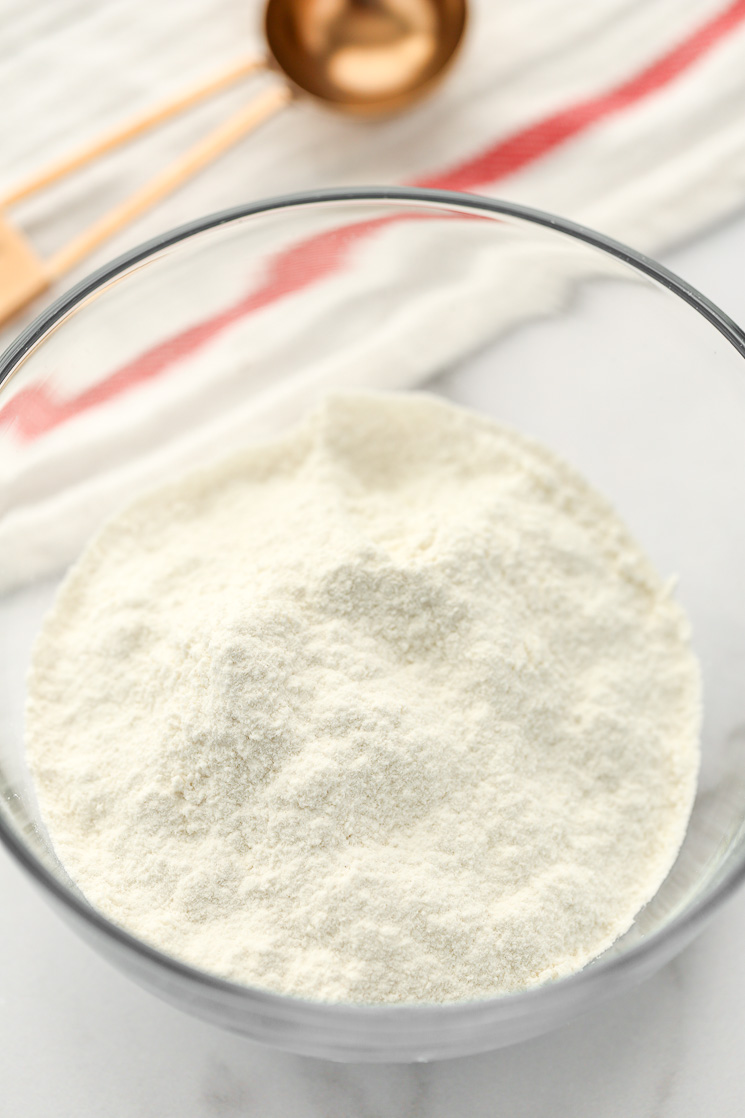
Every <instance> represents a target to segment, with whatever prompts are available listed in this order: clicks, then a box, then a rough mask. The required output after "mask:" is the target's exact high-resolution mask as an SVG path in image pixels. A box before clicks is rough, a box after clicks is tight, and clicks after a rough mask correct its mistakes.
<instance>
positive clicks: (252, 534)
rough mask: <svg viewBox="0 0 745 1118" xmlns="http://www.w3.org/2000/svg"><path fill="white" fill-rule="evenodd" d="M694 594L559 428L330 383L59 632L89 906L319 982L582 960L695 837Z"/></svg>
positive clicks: (98, 548) (198, 952) (477, 983)
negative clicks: (338, 388)
mask: <svg viewBox="0 0 745 1118" xmlns="http://www.w3.org/2000/svg"><path fill="white" fill-rule="evenodd" d="M699 707H700V696H699V676H698V670H697V665H696V662H695V660H694V657H693V655H692V653H691V651H690V649H689V645H688V627H687V624H686V621H685V618H684V616H683V613H682V611H681V609H680V607H679V606H678V605H677V604H676V603H675V602H674V601H673V600H672V599H671V596H670V592H669V589H668V588H667V587H666V586H665V585H663V583H662V582H661V581H660V579H659V577H658V576H657V574H656V573H655V571H654V570H653V569H652V567H651V566H650V564H649V562H648V561H647V560H646V558H645V557H644V555H643V554H642V553H641V552H640V550H639V548H638V547H637V545H636V544H635V543H634V541H633V540H632V539H631V538H630V536H629V534H628V532H627V530H626V529H625V528H624V526H623V525H622V524H621V523H620V522H619V520H618V519H617V518H616V516H615V515H614V513H613V512H612V510H611V509H610V508H609V507H608V505H607V504H606V503H605V502H604V501H603V500H602V499H601V498H600V497H599V496H597V495H596V494H595V493H594V492H593V491H592V490H591V489H590V488H589V487H588V485H587V484H586V483H585V482H584V481H583V480H582V478H581V477H579V476H578V475H577V474H576V473H575V472H574V471H572V470H571V469H570V468H569V467H568V466H566V465H565V464H564V463H563V462H561V461H560V460H558V459H557V458H555V457H554V456H553V455H552V454H550V453H549V452H548V451H546V450H544V449H543V448H541V447H540V446H538V445H536V444H535V443H533V442H531V441H529V440H527V439H526V438H523V437H521V436H519V435H517V434H515V433H514V432H513V431H510V430H506V429H503V428H501V427H499V426H496V425H495V424H493V423H491V422H488V421H487V420H485V419H482V418H480V417H478V416H476V415H473V414H470V413H468V412H465V411H461V410H459V409H457V408H454V407H452V406H450V405H448V404H445V403H442V402H438V401H437V400H436V399H434V398H430V397H427V396H424V395H417V396H403V395H396V396H390V395H374V394H370V395H367V394H359V395H358V394H354V395H348V396H346V395H345V396H340V397H336V398H332V399H330V400H329V401H327V403H326V404H325V405H324V406H323V407H322V408H321V409H320V410H318V411H317V412H315V413H314V414H313V415H312V416H311V417H310V418H309V419H308V420H307V421H306V422H305V423H304V424H303V425H302V426H301V427H298V428H297V429H295V430H294V431H292V432H291V433H290V434H289V435H288V436H286V437H285V438H284V439H282V440H281V441H277V442H274V443H271V444H267V445H264V446H260V447H256V448H253V449H250V450H247V451H245V452H244V453H242V454H240V455H239V456H236V457H232V458H230V460H228V461H226V462H224V463H223V464H220V465H218V466H216V467H214V468H212V469H210V470H202V471H200V472H198V473H194V474H192V475H190V476H188V477H185V478H184V479H183V480H181V481H179V482H177V483H175V484H171V485H169V486H167V487H163V488H161V489H159V490H157V491H154V492H152V493H151V494H149V495H148V496H146V497H144V498H141V499H139V500H137V501H135V502H134V503H133V504H132V505H130V506H129V507H128V508H127V509H126V510H125V511H124V512H122V513H121V514H120V515H118V516H116V517H114V518H113V519H112V520H110V521H109V522H108V524H107V525H106V526H105V527H104V528H103V530H102V531H101V532H100V534H99V535H98V536H97V538H96V539H95V540H94V541H93V542H92V543H91V544H90V545H89V546H88V548H87V550H86V551H85V553H84V554H83V556H82V558H81V559H80V561H79V562H78V563H77V565H76V566H75V567H74V568H73V569H72V570H71V572H70V574H69V575H68V577H67V579H66V580H65V582H64V584H63V586H62V588H61V590H60V593H59V596H58V598H57V601H56V605H55V606H54V609H53V610H52V612H51V614H50V615H49V617H48V618H47V620H46V622H45V624H44V627H43V630H42V632H41V634H40V636H39V638H38V641H37V644H36V647H35V651H34V656H33V663H32V669H31V672H30V679H29V692H28V708H27V747H28V754H29V758H30V762H31V765H32V769H33V773H34V775H35V778H36V781H37V784H38V790H39V795H40V800H41V804H42V808H43V812H44V815H45V818H46V820H47V822H48V826H49V830H50V833H51V835H52V837H53V840H54V843H55V845H56V848H57V850H58V853H59V855H60V858H61V859H62V861H63V862H64V864H65V865H66V867H67V868H68V870H69V872H70V874H71V875H72V877H73V878H74V879H75V880H76V881H77V882H78V883H79V885H80V887H81V889H82V890H83V891H84V893H85V894H86V896H87V897H88V898H89V899H90V901H91V902H92V903H93V904H94V905H96V906H97V907H98V908H99V909H101V910H102V911H103V912H104V913H106V914H107V915H108V916H109V917H111V918H112V919H113V920H115V921H117V922H118V923H120V924H121V925H123V926H124V927H126V928H128V929H129V930H131V931H132V932H134V933H136V934H137V935H139V936H141V937H142V938H144V939H145V940H148V941H150V942H151V943H152V944H155V945H156V946H157V947H159V948H161V949H162V950H164V951H166V952H170V953H172V954H173V955H175V956H178V957H179V958H181V959H184V960H187V961H188V962H190V963H192V964H195V965H197V966H199V967H202V968H205V969H207V970H209V971H213V972H216V973H218V974H221V975H224V976H226V977H229V978H232V979H236V980H239V981H243V982H246V983H251V984H254V985H257V986H261V987H265V988H270V989H272V990H276V991H281V992H286V993H292V994H298V995H302V996H306V997H310V998H320V999H333V1000H343V1001H351V1002H441V1001H451V1000H456V999H469V998H481V997H485V996H489V995H495V994H499V993H501V992H504V991H513V990H519V989H523V988H524V987H527V986H531V985H533V984H536V983H541V982H543V981H545V980H547V979H550V978H554V977H557V976H560V975H564V974H567V973H568V972H570V971H574V970H576V969H577V968H579V967H581V966H582V965H583V964H584V963H586V962H587V961H588V960H589V959H591V958H592V957H593V956H595V955H597V954H598V953H599V952H601V951H602V950H603V949H604V948H606V947H607V946H608V945H609V944H611V943H612V942H613V940H614V939H615V938H616V937H617V936H618V935H619V934H621V933H622V932H624V931H625V930H626V929H627V928H628V927H629V925H630V924H631V922H632V920H633V917H634V915H635V914H636V913H637V912H638V910H639V909H640V907H641V906H642V905H644V904H645V902H646V901H648V900H649V899H650V898H651V897H652V895H653V894H654V893H655V891H656V890H657V888H658V887H659V885H660V883H661V882H662V880H663V878H664V877H665V875H666V873H667V871H668V870H669V868H670V866H671V864H672V862H673V860H674V858H675V855H676V852H677V850H678V848H679V846H680V843H681V841H682V838H683V834H684V830H685V826H686V823H687V819H688V815H689V812H690V808H691V804H692V800H693V795H694V787H695V780H696V772H697V763H698V744H697V742H698V731H699V717H700V713H699Z"/></svg>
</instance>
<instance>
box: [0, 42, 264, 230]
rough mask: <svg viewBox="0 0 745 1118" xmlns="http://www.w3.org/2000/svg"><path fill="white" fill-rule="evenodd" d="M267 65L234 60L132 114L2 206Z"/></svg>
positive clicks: (257, 60)
mask: <svg viewBox="0 0 745 1118" xmlns="http://www.w3.org/2000/svg"><path fill="white" fill-rule="evenodd" d="M265 66H266V61H265V59H263V58H258V57H256V58H243V59H241V60H240V61H239V62H236V63H234V64H233V65H232V66H230V67H229V68H228V69H227V70H222V71H221V72H220V73H219V74H215V75H213V76H212V77H211V78H208V79H207V81H202V82H200V83H199V84H198V85H194V86H192V87H191V88H190V89H188V90H186V91H185V92H184V93H180V94H179V95H178V96H177V97H173V98H171V99H170V100H168V101H162V102H161V104H160V105H158V106H157V107H156V108H154V109H148V110H147V111H146V112H144V113H140V114H139V115H138V116H135V117H132V119H131V120H128V121H126V122H125V123H124V124H122V125H120V127H119V128H116V129H114V131H112V132H109V133H108V134H107V135H106V136H100V137H99V138H98V139H97V140H94V141H93V143H91V144H87V145H86V146H85V147H82V148H78V150H77V151H75V152H73V153H72V155H67V156H65V157H64V158H62V159H60V160H58V161H57V162H56V163H52V164H51V165H50V166H49V167H46V168H45V169H44V170H43V171H39V173H38V174H36V175H34V177H33V178H31V179H28V180H27V181H26V182H24V183H21V185H20V186H17V187H15V189H13V190H12V191H11V192H10V194H7V195H6V196H5V197H4V198H3V199H2V201H0V208H1V209H7V208H8V206H12V205H13V204H14V203H15V202H20V201H21V200H22V199H23V198H27V197H28V196H29V195H30V194H34V193H35V192H36V191H37V190H41V189H42V188H43V187H45V186H49V185H50V183H53V182H56V181H57V179H61V178H62V177H63V176H64V175H69V174H70V172H71V171H76V170H77V169H78V167H83V166H84V165H85V164H86V163H90V162H91V161H92V160H94V159H97V158H98V157H99V156H100V155H104V154H105V152H107V151H111V149H112V148H115V147H118V146H119V145H120V144H124V143H126V142H127V141H128V140H131V139H133V138H134V137H135V136H138V135H139V134H140V133H141V132H145V131H147V130H148V129H149V128H154V127H155V125H156V124H161V123H162V122H163V121H164V120H168V118H169V117H172V116H176V114H177V113H181V112H184V111H185V110H186V109H190V108H191V106H192V105H196V104H198V103H199V102H200V101H203V100H204V99H205V98H207V97H210V96H211V95H212V94H214V93H219V92H220V91H221V90H222V89H226V88H227V87H228V86H229V85H232V84H233V83H234V82H237V81H238V80H239V79H240V78H245V77H246V76H247V75H248V74H251V73H253V72H254V71H255V70H260V69H262V68H263V67H265Z"/></svg>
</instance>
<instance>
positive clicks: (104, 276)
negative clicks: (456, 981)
mask: <svg viewBox="0 0 745 1118" xmlns="http://www.w3.org/2000/svg"><path fill="white" fill-rule="evenodd" d="M347 202H355V203H357V202H359V203H365V202H369V203H382V204H392V205H395V204H402V205H409V206H412V207H416V206H424V207H432V206H436V207H447V208H449V209H455V210H459V211H461V212H462V211H471V212H474V213H480V214H482V215H483V216H486V217H488V216H491V217H498V216H503V217H508V218H516V219H518V220H519V221H524V222H527V223H529V224H533V225H538V226H543V227H545V228H548V229H552V230H553V231H554V232H556V233H559V234H564V235H566V236H569V237H571V238H573V239H574V240H577V241H580V242H583V243H585V244H587V245H589V246H591V247H593V248H596V249H599V250H600V251H601V252H605V253H606V254H608V255H609V256H612V257H615V258H616V259H618V260H620V261H622V262H623V263H625V264H627V265H628V266H629V267H630V268H631V269H632V270H633V269H635V270H636V271H638V272H641V273H642V274H644V275H646V276H647V277H648V278H650V279H652V280H654V281H656V282H657V283H658V284H660V285H661V286H663V287H665V288H667V289H668V290H669V291H671V292H672V293H673V294H675V295H677V296H678V297H679V298H681V299H682V300H683V301H684V302H686V303H687V304H688V305H689V306H690V307H692V308H693V310H695V311H696V312H698V314H700V315H701V316H702V317H703V318H705V319H706V320H707V321H708V322H710V323H711V325H712V326H713V327H714V328H715V329H716V330H718V331H719V333H720V334H722V335H723V337H725V338H726V339H727V341H728V342H729V343H730V344H731V345H732V346H733V347H734V349H735V350H736V351H737V352H738V353H739V354H740V356H741V357H743V358H744V359H745V330H743V329H741V328H740V327H739V326H738V325H737V324H736V323H735V322H734V321H733V320H732V319H731V318H730V317H729V316H728V315H727V314H725V313H724V311H722V310H720V308H719V307H717V306H716V305H715V304H714V303H712V302H711V300H709V299H707V298H706V296H704V295H702V294H701V292H699V291H698V290H697V289H696V288H695V287H693V286H692V285H691V284H689V283H687V282H686V281H685V280H684V279H682V278H681V277H680V276H678V275H676V274H675V273H674V272H671V271H670V270H669V269H668V268H665V267H664V266H663V265H662V264H659V263H657V261H655V260H653V259H652V258H651V257H649V256H646V255H645V254H644V253H641V252H637V251H636V250H634V249H632V248H629V247H628V246H627V245H625V244H623V243H622V242H620V241H617V240H614V239H613V238H612V237H607V236H605V235H604V234H602V233H597V232H595V231H594V230H592V229H589V228H587V227H586V226H583V225H579V224H577V223H576V222H573V221H569V220H568V219H565V218H561V217H558V216H556V215H554V214H551V213H549V212H546V211H544V210H539V209H534V208H532V207H529V206H522V205H519V204H517V203H515V202H509V201H505V200H503V199H496V198H488V197H484V196H482V195H476V194H465V193H462V192H458V191H446V190H431V189H425V188H419V187H389V186H386V187H374V186H371V187H364V186H360V187H343V188H342V187H340V188H330V189H323V190H312V191H303V192H298V193H293V194H286V195H280V196H277V197H270V198H264V199H259V200H257V201H255V202H250V203H245V204H242V205H238V206H233V207H230V208H229V209H225V210H220V211H218V212H217V213H213V214H208V215H205V216H204V217H200V218H197V219H196V220H194V221H191V222H188V223H186V224H184V225H179V226H177V227H175V228H173V229H170V230H168V231H166V232H164V233H162V234H160V235H158V236H156V237H153V238H151V239H150V240H148V241H145V242H143V243H142V244H140V245H138V246H136V247H135V248H133V249H131V250H129V251H128V252H126V253H123V254H122V255H120V256H118V257H116V258H114V259H113V260H111V261H110V262H109V263H107V264H105V265H103V266H102V267H100V268H98V269H97V270H96V271H94V272H92V273H91V274H90V275H88V276H86V277H85V278H84V279H82V280H80V282H79V283H77V284H75V285H74V286H73V287H71V288H70V289H69V290H68V291H66V292H65V293H64V294H62V295H61V296H60V297H59V298H57V299H56V300H55V301H54V302H52V303H51V304H50V305H49V306H48V307H46V308H45V309H44V310H43V311H41V313H40V314H39V315H38V316H37V317H36V318H35V319H34V320H33V321H32V322H31V323H30V324H29V325H28V326H27V327H26V328H25V329H24V330H23V331H22V332H21V333H20V334H19V336H18V337H17V338H16V339H15V341H13V342H12V343H11V344H10V346H9V347H8V348H7V349H6V350H5V352H4V353H3V354H2V355H0V388H1V387H2V385H3V383H4V381H5V380H6V379H7V377H8V376H10V374H11V373H12V372H13V370H14V369H15V368H16V367H17V366H18V365H19V363H20V362H21V361H23V359H24V358H25V357H26V356H27V355H28V354H29V353H30V351H31V350H32V349H34V348H35V347H36V345H37V344H38V343H39V342H40V341H41V340H42V339H43V338H44V337H45V336H46V335H47V334H48V333H49V332H50V330H51V329H52V328H53V327H55V326H56V325H57V324H58V323H60V322H61V321H62V320H63V319H64V318H65V317H66V316H67V315H68V313H70V312H71V311H73V310H74V309H75V308H76V307H77V306H79V305H80V304H81V303H82V302H83V301H84V300H85V299H87V298H88V296H90V295H91V294H93V293H94V292H95V291H97V290H98V289H99V288H102V287H104V286H105V285H106V284H108V283H109V282H110V281H111V280H112V279H114V278H115V277H116V276H119V275H121V274H123V273H124V272H126V271H128V270H129V269H130V268H131V267H132V266H133V265H136V264H139V263H141V262H143V261H144V260H146V259H147V258H149V257H151V256H153V255H155V254H156V253H158V252H160V251H161V250H162V249H164V248H168V247H170V246H171V245H175V244H178V243H180V242H181V241H186V240H189V239H190V238H191V237H193V236H196V235H198V234H200V233H203V232H206V231H208V230H211V229H215V228H218V227H219V226H223V225H230V224H233V223H234V222H237V221H240V220H242V219H244V218H247V217H252V216H256V215H259V214H263V213H276V212H279V211H281V210H285V209H298V208H301V207H308V206H314V205H319V204H320V205H326V204H333V203H347ZM0 842H2V843H3V844H4V846H5V847H6V849H7V850H8V851H9V852H10V854H11V855H13V857H14V858H15V859H16V861H17V862H19V863H20V864H21V866H23V868H24V869H25V870H26V871H27V872H28V873H29V874H30V876H31V878H32V879H33V880H34V881H36V883H37V884H38V885H40V886H41V887H42V891H45V890H46V891H48V892H49V893H50V894H51V895H52V897H53V898H54V899H55V900H56V901H57V902H59V903H61V905H62V908H63V909H65V908H67V909H70V910H72V912H73V914H74V915H75V916H76V917H78V918H79V919H81V920H82V922H83V924H89V925H92V926H93V928H94V929H95V930H96V931H97V932H100V933H103V935H104V937H105V938H109V939H113V940H114V941H115V942H116V943H117V944H118V945H119V946H120V947H123V948H124V949H125V950H126V951H131V952H133V953H134V954H135V955H137V956H139V957H140V958H141V959H143V960H144V961H145V963H146V964H151V965H152V964H154V965H155V966H156V967H160V968H163V969H165V970H166V971H168V972H170V973H171V974H173V975H174V976H178V977H180V978H181V979H184V980H186V981H188V982H189V983H190V984H193V985H197V986H201V987H203V988H206V989H208V990H212V991H214V992H215V993H218V992H222V993H224V994H226V995H230V996H231V997H232V998H234V999H235V998H237V999H239V1000H242V1001H243V1002H244V1003H245V1006H246V1008H249V1007H251V1006H253V1007H254V1008H255V1009H257V1010H263V1011H264V1012H265V1013H266V1012H267V1011H270V1012H271V1010H275V1011H277V1012H278V1013H279V1014H280V1015H284V1014H285V1013H286V1012H287V1011H288V1010H290V1009H292V1010H294V1011H295V1012H296V1014H297V1015H298V1020H299V1019H300V1018H303V1019H304V1020H305V1022H306V1023H307V1024H314V1023H317V1024H320V1023H321V1021H323V1022H324V1023H325V1024H328V1023H329V1019H330V1016H331V1015H333V1016H334V1017H335V1018H336V1021H337V1023H338V1024H339V1025H348V1026H349V1025H353V1024H356V1025H360V1026H362V1025H368V1026H375V1025H377V1026H378V1027H380V1028H381V1030H385V1029H386V1028H387V1027H388V1026H392V1025H394V1024H395V1025H397V1026H400V1025H403V1024H411V1025H414V1024H415V1023H416V1022H417V1021H419V1022H420V1023H421V1024H427V1025H431V1024H432V1023H433V1019H432V1015H433V1014H436V1017H437V1020H438V1021H439V1022H440V1023H442V1024H445V1023H446V1021H447V1022H448V1023H449V1024H450V1025H452V1026H457V1025H458V1024H459V1023H462V1024H464V1025H465V1024H468V1025H469V1026H473V1025H474V1024H477V1023H478V1020H479V1018H483V1021H484V1023H485V1024H486V1023H488V1022H489V1021H490V1020H492V1019H493V1017H494V1014H495V1012H497V1013H498V1012H499V1011H500V1010H501V1009H502V1008H504V1009H505V1010H506V1009H507V1008H509V1009H516V1008H518V1006H519V1008H520V1010H521V1011H522V1012H523V1014H526V1013H528V1012H529V1011H530V1008H531V1007H534V1008H535V1009H538V1008H539V1007H540V1008H543V1009H548V1008H549V1007H550V1006H551V1005H560V1004H562V1002H563V1001H564V1000H566V999H567V998H569V997H570V996H571V995H572V992H575V991H576V994H577V995H580V994H582V993H583V992H587V993H588V994H589V993H599V992H600V991H601V990H602V987H603V984H604V982H605V980H606V979H607V978H608V977H611V976H618V975H620V974H622V973H624V972H632V973H633V972H634V971H637V972H639V971H642V972H643V971H644V969H645V968H644V964H645V963H648V962H649V961H650V960H651V959H652V958H653V957H654V956H655V955H656V954H662V949H663V947H664V945H665V944H668V945H669V944H670V943H671V942H672V943H674V942H675V940H678V941H679V942H680V944H681V945H683V944H684V943H685V942H687V941H688V940H689V939H690V938H692V936H693V935H694V933H695V932H696V931H698V930H699V929H700V928H701V927H702V926H703V924H704V923H705V922H706V921H707V920H708V918H709V917H710V916H711V915H712V914H713V912H714V911H715V910H716V909H717V908H718V907H720V906H721V904H722V903H723V902H724V901H725V900H726V899H727V898H728V897H730V896H731V895H732V893H733V892H734V891H735V889H736V888H738V886H739V885H741V884H742V882H743V880H745V857H741V858H740V860H739V863H736V864H735V865H734V866H732V867H730V868H729V869H728V870H727V871H726V872H724V873H722V875H721V877H720V880H719V881H717V882H716V884H715V885H713V886H711V887H710V889H709V891H708V892H707V893H706V894H705V895H704V896H703V897H702V898H700V899H699V900H698V901H695V902H694V903H693V904H692V905H691V906H690V908H688V909H687V910H685V911H683V912H682V913H679V914H678V915H676V916H674V917H673V918H672V919H671V920H670V922H669V923H668V924H667V925H665V927H663V928H661V929H660V930H659V931H657V932H653V933H651V934H650V935H649V936H647V937H646V938H645V939H643V940H640V941H639V942H637V943H635V944H632V945H631V946H630V947H629V948H628V950H627V951H625V952H624V953H623V954H622V955H618V956H615V957H613V958H608V959H605V960H602V959H601V960H600V961H598V962H595V963H593V964H592V965H591V966H589V967H588V968H585V969H583V970H581V971H578V972H576V973H575V974H571V975H568V976H566V977H564V978H561V979H558V980H556V981H555V982H551V983H547V984H545V985H542V986H537V987H533V988H531V989H528V990H525V991H520V992H518V993H512V994H504V995H500V996H498V997H494V998H485V999H480V1000H477V1001H462V1002H449V1003H444V1004H436V1003H422V1004H401V1005H359V1004H353V1003H346V1002H323V1001H318V1000H310V999H305V998H299V997H296V996H294V995H289V994H278V993H274V992H272V991H271V990H265V989H262V988H260V987H253V986H248V985H244V984H242V983H238V982H232V981H230V980H229V979H225V978H221V977H219V976H218V975H214V974H211V973H210V972H208V971H203V970H201V969H199V968H197V967H193V966H191V965H189V964H188V963H184V962H182V961H181V960H179V959H176V958H174V957H172V956H170V955H167V954H165V953H164V952H161V951H159V950H158V949H157V948H156V947H153V946H151V945H150V944H149V943H146V942H145V941H144V940H141V939H138V938H137V937H136V936H134V935H132V934H131V933H129V932H127V931H126V930H125V929H124V928H122V927H119V926H118V925H117V924H115V923H113V922H112V921H110V920H109V919H107V917H105V916H104V915H103V914H102V913H100V912H98V910H96V909H94V908H93V907H92V906H89V905H88V904H87V903H86V902H85V901H83V900H82V899H81V898H80V897H78V896H77V895H76V894H75V893H74V892H73V891H72V890H71V889H70V888H68V887H67V886H66V885H64V884H63V883H62V882H61V881H59V880H58V879H57V878H56V877H55V876H54V875H53V874H52V873H51V871H50V870H48V869H47V867H46V866H45V865H44V864H43V863H42V862H41V861H40V859H38V858H37V857H36V855H35V854H34V853H33V852H32V851H31V850H30V848H28V847H27V846H26V845H25V844H24V843H23V841H22V840H21V839H20V838H19V837H18V835H17V834H16V833H15V831H14V830H13V829H11V827H10V826H9V824H7V823H6V821H5V819H4V818H3V814H2V812H0ZM670 954H672V952H670Z"/></svg>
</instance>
